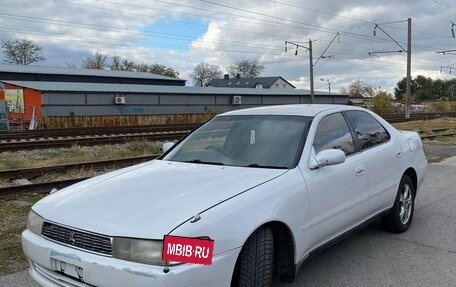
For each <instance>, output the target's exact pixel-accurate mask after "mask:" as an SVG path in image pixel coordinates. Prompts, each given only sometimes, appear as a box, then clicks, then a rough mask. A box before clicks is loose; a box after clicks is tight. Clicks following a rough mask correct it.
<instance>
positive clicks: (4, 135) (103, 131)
mask: <svg viewBox="0 0 456 287" xmlns="http://www.w3.org/2000/svg"><path fill="white" fill-rule="evenodd" d="M199 125H200V124H172V125H153V126H120V127H90V128H67V129H42V130H25V131H10V132H0V141H5V142H6V141H18V140H33V139H59V138H62V137H77V136H89V135H100V136H101V135H115V134H126V133H150V132H167V131H179V130H180V131H182V130H193V129H195V128H197V127H198V126H199Z"/></svg>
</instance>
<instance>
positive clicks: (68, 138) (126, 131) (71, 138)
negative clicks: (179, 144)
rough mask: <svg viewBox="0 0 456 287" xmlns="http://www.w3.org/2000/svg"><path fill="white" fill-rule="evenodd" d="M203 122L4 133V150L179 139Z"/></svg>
mask: <svg viewBox="0 0 456 287" xmlns="http://www.w3.org/2000/svg"><path fill="white" fill-rule="evenodd" d="M198 126H199V124H179V125H160V126H133V127H107V128H106V127H105V128H83V129H58V130H35V131H16V132H2V133H0V152H4V151H18V150H31V149H42V148H59V147H69V146H73V145H81V146H90V145H105V144H114V143H124V142H128V141H133V140H139V139H147V140H155V141H163V140H176V139H180V138H182V137H183V136H185V135H186V134H187V133H188V132H190V131H191V130H193V129H195V128H196V127H198Z"/></svg>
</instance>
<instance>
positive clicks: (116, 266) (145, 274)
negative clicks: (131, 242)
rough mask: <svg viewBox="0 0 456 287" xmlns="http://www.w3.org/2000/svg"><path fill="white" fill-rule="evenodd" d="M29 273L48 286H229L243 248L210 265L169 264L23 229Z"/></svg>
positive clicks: (215, 257) (222, 256) (232, 251)
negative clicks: (122, 256) (129, 257)
mask: <svg viewBox="0 0 456 287" xmlns="http://www.w3.org/2000/svg"><path fill="white" fill-rule="evenodd" d="M22 248H23V250H24V253H25V255H26V256H27V259H28V261H29V264H30V269H29V272H30V275H31V276H32V277H33V279H34V280H35V281H37V282H38V283H39V284H40V285H42V286H46V287H61V286H64V287H69V286H71V287H89V286H96V287H103V286H107V287H108V286H109V287H117V286H119V287H120V286H122V287H124V286H135V287H142V286H148V287H155V286H188V287H191V286H195V287H196V286H198V287H199V286H230V284H231V277H232V273H233V269H234V265H235V263H236V259H237V257H238V254H239V252H240V248H237V249H233V250H230V251H228V252H224V253H221V254H218V255H216V256H214V258H213V259H212V264H211V265H208V266H206V265H196V264H182V265H178V266H172V267H169V270H168V272H165V268H164V267H161V266H152V265H147V264H141V263H135V262H129V261H125V260H120V259H116V258H112V257H107V256H102V255H97V254H92V253H89V252H85V251H81V250H78V249H74V248H71V247H67V246H63V245H60V244H57V243H54V242H52V241H49V240H47V239H45V238H43V237H41V236H38V235H37V234H35V233H33V232H31V231H30V230H28V229H27V230H25V231H24V232H23V233H22Z"/></svg>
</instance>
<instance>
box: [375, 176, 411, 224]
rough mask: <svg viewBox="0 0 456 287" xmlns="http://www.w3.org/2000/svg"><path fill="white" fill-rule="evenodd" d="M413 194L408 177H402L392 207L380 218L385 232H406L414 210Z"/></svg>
mask: <svg viewBox="0 0 456 287" xmlns="http://www.w3.org/2000/svg"><path fill="white" fill-rule="evenodd" d="M415 194H416V192H415V188H414V186H413V182H412V180H411V179H410V177H409V176H408V175H404V176H403V177H402V179H401V182H400V183H399V188H398V191H397V195H396V200H395V201H394V205H393V207H392V208H391V210H390V212H389V213H388V214H387V215H385V216H384V217H383V218H382V224H383V226H384V227H385V228H386V229H387V230H389V231H391V232H395V233H402V232H405V231H407V229H408V228H409V227H410V224H411V223H412V219H413V212H414V210H415Z"/></svg>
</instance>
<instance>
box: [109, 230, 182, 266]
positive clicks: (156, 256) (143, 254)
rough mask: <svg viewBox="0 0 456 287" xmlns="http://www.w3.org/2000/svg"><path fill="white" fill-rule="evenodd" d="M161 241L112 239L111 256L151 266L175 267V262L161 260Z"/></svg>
mask: <svg viewBox="0 0 456 287" xmlns="http://www.w3.org/2000/svg"><path fill="white" fill-rule="evenodd" d="M162 249H163V241H162V240H148V239H136V238H124V237H114V238H113V240H112V256H113V257H115V258H118V259H124V260H128V261H134V262H139V263H145V264H152V265H161V266H167V265H175V264H176V263H177V262H167V261H163V260H162Z"/></svg>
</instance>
